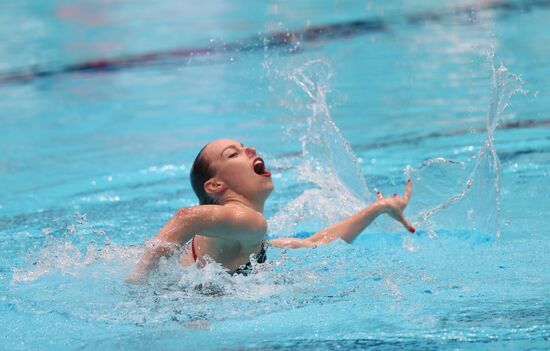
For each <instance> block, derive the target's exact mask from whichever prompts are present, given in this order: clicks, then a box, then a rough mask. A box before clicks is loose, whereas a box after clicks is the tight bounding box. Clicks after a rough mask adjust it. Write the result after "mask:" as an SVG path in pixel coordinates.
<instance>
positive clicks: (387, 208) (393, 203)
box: [270, 179, 415, 248]
mask: <svg viewBox="0 0 550 351" xmlns="http://www.w3.org/2000/svg"><path fill="white" fill-rule="evenodd" d="M411 193H412V182H411V180H410V179H409V181H407V188H406V190H405V193H404V194H403V196H402V197H400V196H398V195H397V194H395V195H394V196H393V197H383V196H382V194H381V193H380V192H378V193H377V199H376V201H375V202H374V203H373V204H372V205H370V206H369V207H367V208H365V209H363V210H361V211H359V212H357V213H356V214H354V215H352V216H350V217H348V218H346V219H344V220H343V221H341V222H338V223H336V224H333V225H331V226H329V227H327V228H325V229H323V230H321V231H319V232H317V233H315V234H313V235H312V236H310V237H308V238H305V239H299V238H280V239H274V240H271V241H270V243H271V244H272V245H273V246H276V247H284V248H300V247H312V246H318V245H323V244H327V243H329V242H331V241H334V240H336V239H341V240H344V241H345V242H348V243H351V242H353V240H355V238H356V237H357V236H358V235H359V234H361V232H362V231H363V230H364V229H365V228H366V227H367V226H368V225H369V224H371V223H372V222H373V221H374V220H375V219H376V217H378V216H379V215H381V214H384V213H386V214H388V215H389V216H391V217H392V218H394V219H395V220H397V221H399V222H401V224H403V226H404V227H405V228H406V229H407V230H408V231H410V232H411V233H414V232H415V229H414V227H413V226H412V224H411V223H410V222H409V221H408V220H407V219H406V218H405V216H404V215H403V211H404V210H405V208H406V207H407V204H408V203H409V198H410V196H411Z"/></svg>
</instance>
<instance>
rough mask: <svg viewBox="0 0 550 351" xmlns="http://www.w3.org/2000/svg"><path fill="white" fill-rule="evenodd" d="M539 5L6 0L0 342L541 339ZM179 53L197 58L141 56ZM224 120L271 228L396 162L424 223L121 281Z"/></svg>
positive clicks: (372, 183)
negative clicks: (245, 152) (255, 171)
mask: <svg viewBox="0 0 550 351" xmlns="http://www.w3.org/2000/svg"><path fill="white" fill-rule="evenodd" d="M472 4H473V5H472ZM549 16H550V4H549V3H548V2H547V1H510V2H483V5H482V4H481V3H478V4H476V3H470V2H464V1H448V2H445V3H442V2H439V1H421V2H416V3H415V4H414V5H413V4H411V3H410V2H405V1H399V2H392V4H382V3H371V2H346V3H342V2H333V1H321V2H320V1H306V2H300V4H291V3H288V2H278V1H272V2H269V3H260V2H258V3H256V2H254V3H249V2H224V1H214V2H206V3H202V4H200V6H199V5H194V4H192V3H184V2H171V1H158V2H155V5H154V6H153V5H151V3H150V2H145V1H139V2H136V1H94V2H89V1H80V2H78V3H70V4H69V3H67V2H63V1H43V2H41V3H40V4H37V3H36V2H31V1H18V2H11V3H2V4H0V23H2V24H3V25H2V26H0V33H1V36H2V38H3V39H4V40H2V41H1V42H0V82H1V83H0V121H1V126H2V128H1V134H0V135H1V138H0V151H1V152H0V155H1V156H0V177H1V178H0V181H1V183H2V184H3V186H2V187H0V252H1V255H0V311H1V313H0V336H1V339H0V349H6V350H27V349H56V350H57V349H84V350H92V349H93V350H96V349H120V348H123V347H125V348H133V349H143V350H148V349H152V348H157V349H170V350H171V349H183V348H191V349H216V350H217V349H224V350H251V349H262V350H285V349H288V350H290V349H297V348H300V349H306V350H325V349H326V350H331V349H363V348H367V347H371V348H377V349H388V350H389V349H391V350H394V349H399V350H402V349H411V350H417V349H453V350H454V349H480V350H501V349H533V350H545V349H548V348H549V346H550V341H549V340H550V321H549V317H548V316H550V300H549V298H548V289H549V288H550V274H549V273H548V267H550V257H549V255H548V254H547V253H548V252H549V251H550V244H549V242H548V238H547V237H548V230H547V229H546V228H547V223H546V218H547V217H548V215H549V214H550V210H549V208H550V206H549V204H550V203H549V200H548V199H547V196H546V194H547V193H548V190H550V181H549V177H548V172H549V168H550V167H549V165H550V132H549V127H550V122H549V121H550V117H549V116H548V110H549V107H550V106H549V103H548V101H549V97H550V92H549V90H548V87H549V86H550V78H548V77H550V71H549V67H550V49H549V46H548V45H546V43H547V41H548V40H547V33H548V32H549V30H550V28H549V26H550V24H549V23H550V21H548V19H549V18H550V17H549ZM358 21H359V22H358ZM361 21H362V22H361ZM351 23H359V24H356V25H351ZM335 24H340V27H335V26H334V25H335ZM322 25H325V26H327V27H323V28H324V29H322V30H321V33H325V34H323V35H320V36H317V37H315V36H313V34H312V33H313V31H310V32H307V28H310V29H311V28H319V27H318V26H322ZM16 29H17V30H16ZM270 33H294V35H288V36H284V35H283V36H282V37H283V38H287V39H285V40H281V39H280V38H281V35H279V36H277V35H273V34H270ZM300 33H301V34H300ZM308 33H309V34H308ZM331 33H332V34H331ZM277 38H279V39H277ZM288 38H291V39H292V40H290V39H288ZM258 43H260V44H258ZM176 49H178V50H179V49H186V50H190V51H192V52H195V53H196V54H193V55H187V56H186V55H179V56H178V55H172V56H170V55H165V54H162V55H158V54H159V53H166V52H170V51H173V50H176ZM205 49H208V50H205ZM151 53H156V54H157V56H155V57H156V58H154V59H151V60H143V59H141V61H140V60H137V63H135V64H131V65H124V64H121V63H120V61H118V64H117V65H114V66H111V67H110V68H109V69H105V70H86V69H80V70H75V69H72V70H71V69H69V68H70V67H71V65H72V66H73V67H74V66H75V65H79V64H80V65H82V63H86V62H93V61H94V60H99V59H103V60H113V59H119V58H126V59H127V58H135V57H140V55H148V54H151ZM153 56H154V55H153ZM493 56H494V57H493ZM132 62H136V61H132ZM21 72H23V73H25V79H20V78H17V79H9V80H8V79H4V80H3V79H2V77H3V78H6V77H14V76H17V77H21ZM40 72H42V73H40ZM44 72H50V73H48V74H45V73H44ZM52 72H54V73H52ZM505 107H506V108H505ZM496 124H498V126H497V127H496V130H493V129H494V127H495V125H496ZM219 137H231V138H234V139H237V140H240V141H242V142H243V143H245V144H247V145H253V146H255V147H256V148H257V149H258V151H259V152H260V154H261V155H262V156H263V157H264V159H265V160H266V163H267V165H268V167H269V168H270V169H272V173H273V174H274V175H273V177H274V182H275V185H276V189H275V192H274V193H273V195H272V197H271V198H270V200H269V201H268V203H267V206H266V216H267V217H268V218H269V224H270V236H271V237H277V236H283V235H284V236H287V235H293V236H301V235H306V234H305V233H310V232H313V231H316V230H318V229H321V228H322V227H323V226H324V225H326V224H327V223H331V222H333V221H335V220H338V219H340V218H342V217H343V216H345V215H346V214H348V213H351V212H353V211H354V210H357V209H358V208H361V207H362V206H364V205H366V204H368V203H369V201H370V200H371V199H372V193H373V191H374V190H375V189H379V190H381V191H382V192H384V193H385V194H393V193H394V192H401V191H402V190H403V188H404V182H405V180H406V179H407V178H408V177H411V178H412V179H413V180H414V189H413V192H414V194H413V197H412V199H411V204H410V206H409V208H408V209H407V212H406V213H407V214H408V215H409V216H410V219H411V220H412V221H413V222H414V224H415V225H416V226H417V228H418V232H417V234H416V235H414V236H413V235H410V234H408V233H406V232H405V231H404V229H402V228H401V227H399V226H398V225H396V224H395V223H392V222H391V221H389V220H384V219H381V220H380V221H378V222H377V223H376V224H375V225H373V226H372V227H370V228H368V229H367V230H366V231H365V233H363V234H362V236H361V237H359V239H358V240H357V241H356V242H355V243H354V244H353V245H351V246H350V245H347V244H344V243H341V242H336V243H333V244H331V245H328V246H325V247H320V248H317V249H314V250H309V249H308V250H295V251H292V250H288V251H281V250H277V249H273V248H270V249H269V250H268V264H267V265H264V266H262V267H258V270H259V272H258V273H257V274H254V275H251V276H248V277H236V278H231V277H229V276H227V275H226V274H225V273H223V271H222V270H221V268H220V267H219V266H217V265H216V264H211V265H208V266H207V267H206V268H205V269H204V270H197V269H196V268H190V269H182V268H180V267H179V266H178V263H177V260H175V259H173V260H167V261H165V262H163V263H162V266H161V268H160V271H159V273H158V274H157V275H156V276H155V277H154V278H153V280H152V282H151V284H150V285H148V286H145V287H134V286H127V285H125V284H124V283H123V282H122V280H123V279H124V277H125V276H126V274H127V273H128V272H129V270H130V269H131V267H132V266H133V264H134V263H135V261H136V260H137V258H138V257H139V254H140V252H141V249H142V246H141V245H142V244H143V243H144V241H145V240H146V239H148V238H150V237H151V236H152V235H154V234H155V232H156V231H157V230H158V228H159V227H160V226H161V225H162V224H163V223H164V222H165V221H166V220H167V219H168V218H170V216H171V215H172V214H173V213H174V211H176V210H177V209H178V208H180V207H184V206H190V205H193V204H195V203H196V200H195V198H194V195H193V193H192V190H191V187H190V185H189V179H188V172H189V167H190V164H191V162H192V161H193V158H194V156H195V155H196V153H197V152H198V150H199V149H200V148H201V147H202V146H203V144H205V143H206V142H208V141H210V140H212V139H215V138H219ZM497 156H498V157H497Z"/></svg>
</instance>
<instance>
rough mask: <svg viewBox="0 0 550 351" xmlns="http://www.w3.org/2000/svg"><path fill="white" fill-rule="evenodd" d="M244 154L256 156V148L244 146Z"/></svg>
mask: <svg viewBox="0 0 550 351" xmlns="http://www.w3.org/2000/svg"><path fill="white" fill-rule="evenodd" d="M246 155H247V156H248V157H253V156H256V148H255V147H247V148H246Z"/></svg>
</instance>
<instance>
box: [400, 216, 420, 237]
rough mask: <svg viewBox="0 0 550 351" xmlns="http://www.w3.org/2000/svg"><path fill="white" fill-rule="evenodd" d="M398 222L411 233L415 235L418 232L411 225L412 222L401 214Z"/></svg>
mask: <svg viewBox="0 0 550 351" xmlns="http://www.w3.org/2000/svg"><path fill="white" fill-rule="evenodd" d="M398 221H399V222H401V224H403V226H404V227H405V228H406V229H407V230H408V231H409V232H411V233H414V232H415V231H416V229H415V228H414V226H413V225H412V224H411V222H409V221H408V220H407V219H406V218H405V216H404V215H403V214H402V213H400V214H399V217H398Z"/></svg>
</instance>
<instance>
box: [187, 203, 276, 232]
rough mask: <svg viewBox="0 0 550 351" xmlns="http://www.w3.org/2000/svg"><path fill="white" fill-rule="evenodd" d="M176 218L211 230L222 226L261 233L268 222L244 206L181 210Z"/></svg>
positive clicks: (208, 206)
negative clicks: (205, 226)
mask: <svg viewBox="0 0 550 351" xmlns="http://www.w3.org/2000/svg"><path fill="white" fill-rule="evenodd" d="M176 216H177V217H180V218H181V219H183V220H185V221H190V222H200V223H202V224H203V225H204V224H206V225H207V226H209V227H211V228H215V227H220V226H222V227H223V228H224V229H225V230H227V229H234V230H241V231H243V230H244V231H259V230H266V228H267V221H266V220H265V217H264V216H263V215H262V214H261V213H259V212H257V211H254V210H252V209H250V208H247V207H244V206H221V205H199V206H192V207H186V208H181V209H179V210H178V212H177V213H176Z"/></svg>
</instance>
